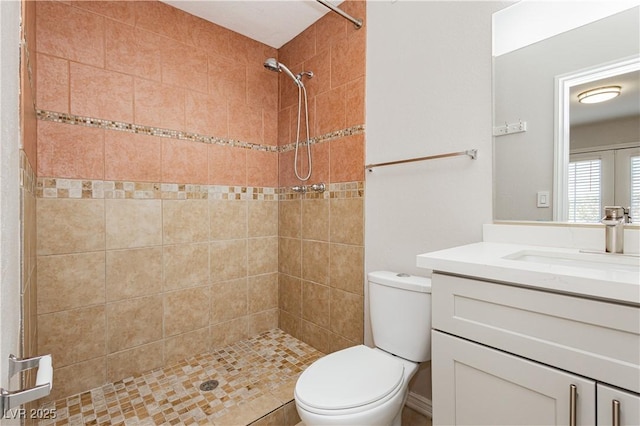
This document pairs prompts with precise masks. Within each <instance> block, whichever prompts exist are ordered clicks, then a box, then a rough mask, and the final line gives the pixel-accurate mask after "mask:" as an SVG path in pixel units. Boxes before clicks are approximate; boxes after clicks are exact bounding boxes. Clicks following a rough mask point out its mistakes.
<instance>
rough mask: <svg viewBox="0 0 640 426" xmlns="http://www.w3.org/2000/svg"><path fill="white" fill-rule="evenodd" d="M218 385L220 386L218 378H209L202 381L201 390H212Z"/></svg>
mask: <svg viewBox="0 0 640 426" xmlns="http://www.w3.org/2000/svg"><path fill="white" fill-rule="evenodd" d="M217 387H218V381H217V380H207V381H204V382H202V384H201V385H200V390H201V391H210V390H214V389H215V388H217Z"/></svg>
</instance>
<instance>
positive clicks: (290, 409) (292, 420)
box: [284, 401, 301, 426]
mask: <svg viewBox="0 0 640 426" xmlns="http://www.w3.org/2000/svg"><path fill="white" fill-rule="evenodd" d="M300 421H301V420H300V416H299V415H298V410H297V409H296V403H295V402H294V401H291V402H290V403H288V404H286V405H285V406H284V426H296V425H297V424H298V423H300Z"/></svg>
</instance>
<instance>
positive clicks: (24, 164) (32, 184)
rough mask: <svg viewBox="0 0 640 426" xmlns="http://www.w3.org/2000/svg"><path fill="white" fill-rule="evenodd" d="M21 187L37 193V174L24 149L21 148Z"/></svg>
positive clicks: (31, 192)
mask: <svg viewBox="0 0 640 426" xmlns="http://www.w3.org/2000/svg"><path fill="white" fill-rule="evenodd" d="M20 188H23V189H24V190H25V191H27V192H29V193H30V194H34V195H35V193H36V174H35V172H34V171H33V168H32V167H31V163H30V162H29V158H28V157H27V154H26V153H25V152H24V151H23V150H20Z"/></svg>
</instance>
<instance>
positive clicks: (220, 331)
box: [210, 317, 249, 349]
mask: <svg viewBox="0 0 640 426" xmlns="http://www.w3.org/2000/svg"><path fill="white" fill-rule="evenodd" d="M248 324H249V322H248V320H247V317H242V318H236V319H233V320H231V321H227V322H222V323H220V324H216V325H212V326H211V332H210V336H211V349H219V348H221V347H223V346H226V345H229V344H231V343H234V342H237V341H238V340H242V339H246V338H247V337H249V330H248Z"/></svg>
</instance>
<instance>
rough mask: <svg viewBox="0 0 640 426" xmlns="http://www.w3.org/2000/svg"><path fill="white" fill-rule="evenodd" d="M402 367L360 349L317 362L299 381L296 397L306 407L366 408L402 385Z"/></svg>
mask: <svg viewBox="0 0 640 426" xmlns="http://www.w3.org/2000/svg"><path fill="white" fill-rule="evenodd" d="M403 375H404V365H403V364H402V362H400V361H396V360H394V359H393V358H392V356H391V355H384V354H382V353H380V352H378V351H376V350H373V349H371V348H369V347H367V346H364V345H360V346H354V347H351V348H348V349H343V350H341V351H338V352H334V353H332V354H330V355H327V356H325V357H323V358H320V359H319V360H317V361H316V362H314V363H313V364H311V366H309V368H307V369H306V370H305V371H304V372H303V373H302V374H301V375H300V377H299V378H298V382H297V383H296V389H295V397H296V399H297V400H298V401H300V402H302V403H304V404H306V405H307V406H309V407H315V408H318V409H323V410H340V409H347V408H354V407H359V406H362V405H368V404H371V403H374V402H375V401H378V400H380V399H382V398H384V397H385V396H387V395H389V394H390V393H391V392H393V391H394V390H395V389H396V388H397V387H398V386H400V384H401V383H402V380H403Z"/></svg>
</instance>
